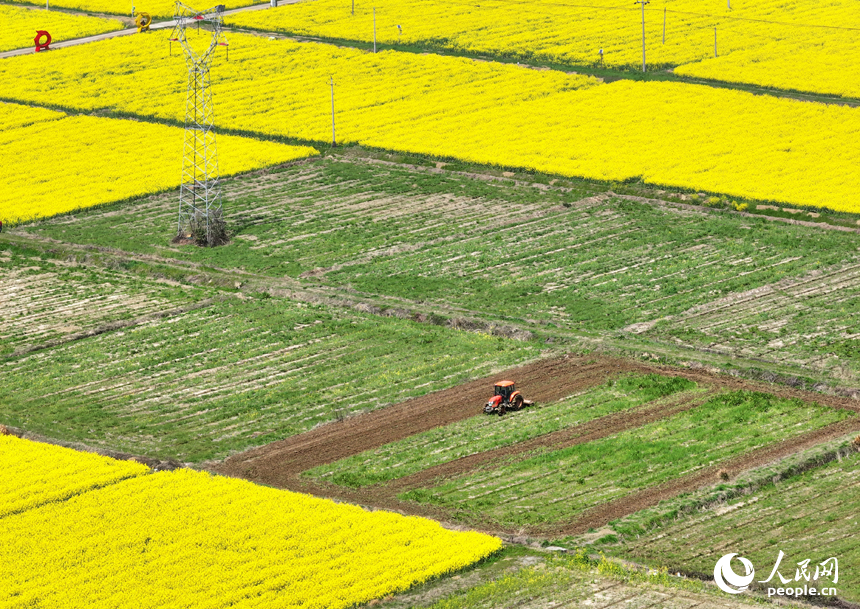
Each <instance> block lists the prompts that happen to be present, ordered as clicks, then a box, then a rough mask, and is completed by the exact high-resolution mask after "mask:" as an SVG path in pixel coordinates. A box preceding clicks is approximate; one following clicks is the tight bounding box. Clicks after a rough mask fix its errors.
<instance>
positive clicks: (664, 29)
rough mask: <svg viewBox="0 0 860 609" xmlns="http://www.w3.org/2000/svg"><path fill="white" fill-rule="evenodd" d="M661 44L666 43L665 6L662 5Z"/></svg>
mask: <svg viewBox="0 0 860 609" xmlns="http://www.w3.org/2000/svg"><path fill="white" fill-rule="evenodd" d="M663 44H666V7H665V6H664V7H663Z"/></svg>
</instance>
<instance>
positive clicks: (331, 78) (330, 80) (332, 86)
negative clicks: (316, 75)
mask: <svg viewBox="0 0 860 609" xmlns="http://www.w3.org/2000/svg"><path fill="white" fill-rule="evenodd" d="M328 82H329V84H330V85H331V147H332V148H334V147H335V145H336V144H335V140H334V76H331V77H329V79H328Z"/></svg>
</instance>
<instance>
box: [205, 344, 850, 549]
mask: <svg viewBox="0 0 860 609" xmlns="http://www.w3.org/2000/svg"><path fill="white" fill-rule="evenodd" d="M624 372H636V373H642V374H645V373H659V374H664V375H674V376H681V377H684V378H687V379H690V380H693V381H696V382H697V383H699V384H700V385H703V386H706V387H708V388H709V389H708V391H707V392H705V393H699V394H694V395H690V394H685V395H680V396H675V397H673V398H670V399H667V400H664V401H660V402H658V403H656V404H655V403H651V404H649V405H646V406H644V407H640V408H638V409H637V410H634V411H632V412H631V411H627V412H620V413H615V414H612V415H608V416H605V417H601V418H599V419H595V420H593V421H590V422H588V423H585V424H583V425H580V426H577V427H575V428H571V429H565V430H562V431H558V432H553V433H550V434H546V435H544V436H540V437H538V438H533V439H531V440H528V441H525V442H521V443H518V444H515V445H511V446H507V447H503V448H499V449H495V450H492V451H487V452H484V453H479V454H475V455H470V456H468V457H464V458H461V459H458V460H455V461H452V462H449V463H445V464H442V465H439V466H436V467H433V468H429V469H427V470H424V471H421V472H417V473H416V474H412V475H410V476H406V477H404V478H401V479H398V480H394V481H392V482H390V483H388V484H382V485H374V486H369V487H365V488H362V489H351V488H347V487H342V486H337V485H334V484H329V483H320V482H316V481H313V480H310V479H307V478H304V477H302V476H301V472H303V471H305V470H307V469H310V468H312V467H316V466H318V465H322V464H325V463H331V462H334V461H336V460H339V459H343V458H345V457H348V456H351V455H354V454H358V453H360V452H363V451H365V450H369V449H372V448H376V447H379V446H382V445H383V444H385V443H388V442H392V441H395V440H398V439H402V438H406V437H408V436H411V435H414V434H416V433H421V432H423V431H426V430H428V429H432V428H433V427H436V426H440V425H446V424H448V423H453V422H456V421H459V420H462V419H466V418H469V417H471V416H478V415H479V414H480V404H481V403H482V402H483V400H484V399H485V398H486V395H487V392H488V387H489V386H490V385H491V384H492V382H493V381H495V380H498V379H499V378H501V377H503V376H510V377H512V378H515V379H516V380H517V382H518V383H519V384H520V385H521V387H522V389H523V391H524V393H525V394H526V395H527V396H529V397H533V398H535V399H536V400H539V401H542V402H544V401H553V400H558V399H561V398H562V397H565V396H567V395H570V394H571V393H574V392H576V391H579V390H582V389H586V388H588V387H592V386H595V385H597V384H600V383H601V382H604V381H605V380H607V379H608V378H611V377H612V376H614V375H617V374H620V373H624ZM731 390H749V391H761V392H765V393H770V394H772V395H776V396H778V397H781V398H795V399H800V400H803V401H806V402H817V403H819V404H822V405H826V406H829V407H831V408H838V409H847V410H851V411H853V412H856V413H858V414H860V401H858V400H854V399H851V398H846V397H839V396H832V395H824V394H819V393H813V392H808V391H802V390H799V389H793V388H790V387H784V386H777V385H771V384H768V383H764V382H757V381H749V380H745V379H739V378H735V377H731V376H725V375H717V374H713V373H711V372H707V371H704V370H689V369H679V368H672V367H669V366H650V365H647V364H642V363H639V362H634V361H629V360H624V359H620V358H611V357H606V356H601V357H594V356H591V357H590V358H588V359H586V358H583V357H574V356H568V357H565V358H555V359H551V360H542V361H539V362H534V363H532V364H528V365H525V366H521V367H519V368H515V369H512V370H507V371H504V372H500V373H499V374H496V375H493V376H491V377H486V378H483V379H479V380H476V381H472V382H470V383H467V384H465V385H461V386H459V387H454V388H451V389H446V390H444V391H440V392H436V393H432V394H429V395H426V396H422V397H420V398H415V399H412V400H409V401H407V402H403V403H401V404H396V405H394V406H390V407H388V408H385V409H382V410H377V411H374V412H371V413H368V414H364V415H359V416H356V417H354V418H352V419H347V420H346V421H343V422H340V423H330V424H327V425H324V426H321V427H318V428H317V429H314V430H312V431H310V432H307V433H304V434H301V435H298V436H293V437H292V438H288V439H286V440H282V441H279V442H275V443H272V444H269V445H266V446H263V447H259V448H256V449H252V450H249V451H246V452H244V453H240V454H238V455H234V456H232V457H230V458H228V459H227V460H225V461H224V462H221V463H217V464H214V465H212V466H211V467H210V469H211V470H212V471H214V472H216V473H219V474H224V475H228V476H234V477H240V478H245V479H249V480H252V481H254V482H258V483H263V484H269V485H272V486H276V487H279V488H284V489H288V490H292V491H297V492H303V493H310V494H313V495H317V496H321V497H329V498H332V499H336V500H341V501H348V502H352V503H358V504H361V505H366V506H372V507H374V508H381V509H389V510H395V511H398V512H401V513H406V514H413V515H417V516H425V517H428V518H435V519H437V520H441V521H450V520H451V517H452V513H451V512H449V511H448V510H447V509H445V508H441V507H437V506H434V505H427V504H418V503H414V502H407V501H402V500H400V499H398V498H397V494H398V493H401V492H403V491H405V490H409V489H414V488H421V487H426V486H428V484H429V483H434V484H435V483H438V482H439V480H440V479H445V478H452V477H458V476H460V475H462V474H463V473H468V472H470V471H472V470H474V469H476V468H478V467H480V466H481V465H483V464H486V463H489V462H492V461H495V460H498V459H505V458H510V457H516V456H517V455H520V454H524V453H526V452H528V451H532V450H536V449H540V448H552V449H560V448H565V447H568V446H573V445H576V444H582V443H586V442H590V441H593V440H597V439H600V438H604V437H607V436H610V435H613V434H616V433H619V432H621V431H624V430H627V429H633V428H637V427H641V426H642V425H645V424H647V423H650V422H653V421H657V420H660V419H663V418H667V417H670V416H672V415H674V414H677V413H680V412H683V411H686V410H690V409H692V408H695V407H696V406H698V405H700V404H702V403H703V402H705V401H706V400H707V399H708V398H709V397H711V396H712V395H713V394H714V393H716V392H719V391H731ZM513 416H516V415H515V414H514V415H513ZM858 431H860V417H858V418H852V419H848V420H844V421H841V422H838V423H834V424H831V425H828V426H826V427H823V428H821V429H817V430H814V431H811V432H808V433H805V434H802V435H799V436H797V437H794V438H791V439H788V440H785V441H783V442H779V443H777V444H772V445H769V446H764V447H762V448H759V449H756V450H753V451H751V452H748V453H746V454H743V455H738V456H736V457H732V458H731V459H728V460H725V461H723V462H720V463H717V464H714V465H712V466H709V467H707V468H704V469H702V470H700V471H697V472H695V473H692V474H689V475H686V476H682V477H680V478H677V479H675V480H672V481H670V482H667V483H664V484H661V485H658V486H655V487H652V488H647V489H642V490H640V491H635V492H633V493H632V494H629V495H627V496H625V497H621V498H618V499H614V500H611V501H609V502H607V503H605V504H602V505H600V506H597V507H594V508H592V509H591V510H589V511H587V512H586V513H584V514H582V515H580V516H578V517H577V518H575V519H573V520H570V521H562V522H557V523H553V524H550V525H540V526H532V527H516V528H514V527H510V526H507V525H503V524H501V523H498V522H494V521H492V520H488V519H486V518H482V519H481V521H480V522H473V523H471V524H472V525H473V526H475V527H478V528H480V529H481V530H486V531H489V532H493V533H496V534H517V535H522V534H524V533H526V534H530V535H539V536H555V535H566V534H578V533H582V532H584V531H586V530H588V529H589V528H596V527H600V526H604V525H606V524H607V523H608V522H610V521H611V520H615V519H617V518H620V517H622V516H625V515H628V514H631V513H633V512H636V511H638V510H641V509H644V508H646V507H650V506H653V505H656V504H657V503H659V502H660V501H662V500H665V499H669V498H672V497H675V496H676V495H678V494H680V493H684V492H690V491H693V490H696V489H699V488H702V487H706V486H709V485H711V484H714V483H716V482H717V481H718V472H719V471H720V470H725V471H726V472H727V473H728V474H729V476H732V477H734V476H736V475H738V474H740V473H741V472H743V471H746V470H749V469H752V468H756V467H760V466H763V465H766V464H768V463H771V462H773V461H776V460H778V459H781V458H784V457H786V456H788V455H791V454H794V453H796V452H799V451H802V450H805V449H808V448H811V447H813V446H816V445H818V444H821V443H823V442H827V441H830V440H833V439H836V438H839V437H843V436H845V435H846V434H849V433H854V432H858Z"/></svg>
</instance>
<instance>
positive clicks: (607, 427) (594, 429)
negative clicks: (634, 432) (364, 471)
mask: <svg viewBox="0 0 860 609" xmlns="http://www.w3.org/2000/svg"><path fill="white" fill-rule="evenodd" d="M714 391H715V390H713V389H711V390H709V391H707V392H705V393H697V394H694V395H685V396H682V397H678V398H676V399H674V400H671V401H668V402H664V403H661V404H656V405H655V404H646V405H644V406H641V407H639V408H636V409H634V410H623V411H621V412H614V413H612V414H608V415H606V416H603V417H600V418H597V419H593V420H591V421H588V422H586V423H583V424H582V425H577V426H576V427H571V428H568V429H561V430H559V431H554V432H552V433H548V434H545V435H542V436H538V437H536V438H532V439H531V440H526V441H525V442H519V443H517V444H512V445H510V446H503V447H500V448H496V449H493V450H488V451H485V452H482V453H476V454H474V455H468V456H466V457H461V458H460V459H456V460H455V461H449V462H447V463H442V464H440V465H437V466H435V467H430V468H428V469H425V470H422V471H420V472H416V473H414V474H412V475H409V476H404V477H403V478H399V479H397V480H393V481H392V482H390V483H389V484H387V485H386V486H385V488H386V489H389V491H390V492H391V493H392V494H396V493H400V492H403V491H407V490H411V489H414V488H421V487H425V486H428V484H429V483H432V481H433V480H437V479H443V478H451V477H455V476H461V475H463V474H466V473H469V472H471V471H474V470H476V469H479V468H481V467H483V466H484V465H486V464H488V463H493V462H497V461H504V460H506V459H508V458H509V457H512V456H515V455H521V454H524V453H527V452H531V451H534V450H538V449H541V448H547V449H551V450H561V449H564V448H568V447H570V446H575V445H577V444H585V443H587V442H592V441H594V440H599V439H600V438H606V437H608V436H612V435H615V434H617V433H620V432H622V431H626V430H628V429H633V428H636V427H641V426H642V425H646V424H647V423H652V422H654V421H657V420H659V419H664V418H667V417H671V416H672V415H675V414H678V413H679V412H684V411H686V410H690V409H691V408H695V407H696V406H698V405H700V404H702V403H704V402H705V400H706V399H707V398H709V397H710V396H711V395H713V393H714Z"/></svg>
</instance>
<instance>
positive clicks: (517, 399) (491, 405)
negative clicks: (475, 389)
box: [484, 381, 534, 416]
mask: <svg viewBox="0 0 860 609" xmlns="http://www.w3.org/2000/svg"><path fill="white" fill-rule="evenodd" d="M526 406H534V402H533V401H532V400H526V399H524V398H523V394H521V393H520V392H519V391H517V388H516V386H515V385H514V382H513V381H499V382H498V383H496V393H495V395H493V397H491V398H490V401H489V402H487V405H486V406H484V412H485V413H486V414H498V415H499V416H502V415H503V414H505V413H506V412H507V411H508V410H520V409H522V408H525V407H526Z"/></svg>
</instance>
